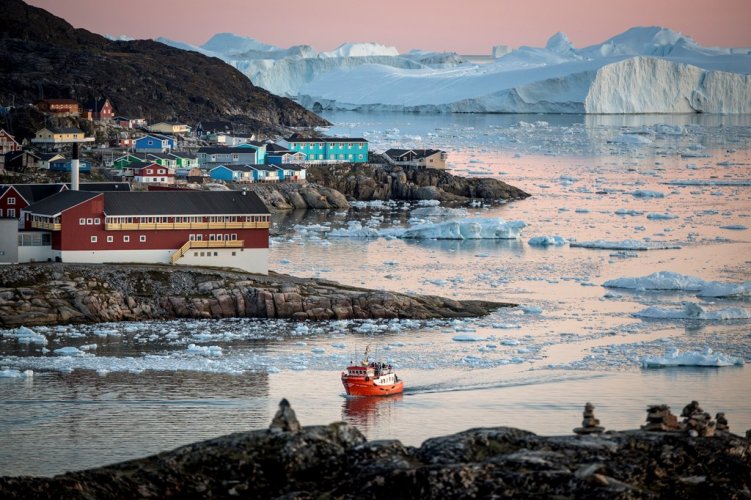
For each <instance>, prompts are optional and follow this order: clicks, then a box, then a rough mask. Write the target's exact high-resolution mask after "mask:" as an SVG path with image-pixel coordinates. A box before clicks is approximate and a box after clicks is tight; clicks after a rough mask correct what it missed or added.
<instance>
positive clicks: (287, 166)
mask: <svg viewBox="0 0 751 500" xmlns="http://www.w3.org/2000/svg"><path fill="white" fill-rule="evenodd" d="M270 166H272V167H276V168H280V169H282V170H294V171H296V172H299V171H300V170H305V167H304V166H303V165H298V164H296V163H282V164H281V165H270Z"/></svg>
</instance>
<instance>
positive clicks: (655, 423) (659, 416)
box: [641, 405, 681, 432]
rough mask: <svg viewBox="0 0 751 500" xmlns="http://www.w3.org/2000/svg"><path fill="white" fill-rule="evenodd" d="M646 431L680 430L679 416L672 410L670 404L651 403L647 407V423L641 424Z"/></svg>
mask: <svg viewBox="0 0 751 500" xmlns="http://www.w3.org/2000/svg"><path fill="white" fill-rule="evenodd" d="M641 428H642V430H645V431H658V432H668V431H679V430H681V426H680V424H679V423H678V417H676V416H675V415H673V414H672V413H671V412H670V407H669V406H668V405H650V406H648V407H647V424H646V425H642V426H641Z"/></svg>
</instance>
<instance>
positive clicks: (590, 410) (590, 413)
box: [574, 403, 605, 435]
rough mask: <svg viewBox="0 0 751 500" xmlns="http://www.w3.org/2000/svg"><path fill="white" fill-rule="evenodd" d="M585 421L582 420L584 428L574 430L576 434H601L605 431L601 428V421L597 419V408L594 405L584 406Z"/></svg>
mask: <svg viewBox="0 0 751 500" xmlns="http://www.w3.org/2000/svg"><path fill="white" fill-rule="evenodd" d="M582 415H583V416H584V420H582V426H581V427H577V428H576V429H574V432H575V433H577V434H579V435H582V434H600V433H602V431H604V430H605V428H604V427H601V426H600V421H599V420H598V419H596V418H595V406H594V405H593V404H592V403H587V404H585V405H584V412H583V413H582Z"/></svg>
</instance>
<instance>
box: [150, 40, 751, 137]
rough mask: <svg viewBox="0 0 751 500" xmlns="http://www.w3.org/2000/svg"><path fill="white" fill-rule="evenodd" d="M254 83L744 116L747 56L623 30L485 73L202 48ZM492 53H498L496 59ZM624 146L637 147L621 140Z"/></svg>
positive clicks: (441, 64) (335, 92) (433, 57)
mask: <svg viewBox="0 0 751 500" xmlns="http://www.w3.org/2000/svg"><path fill="white" fill-rule="evenodd" d="M161 41H163V42H164V43H169V44H171V45H173V46H178V47H180V48H185V49H187V50H197V51H200V52H203V53H205V54H216V55H218V57H221V58H222V59H224V60H225V61H226V62H228V63H229V64H232V65H234V66H235V67H236V68H238V69H239V70H240V71H242V72H243V73H245V74H246V75H247V76H248V78H250V79H251V80H252V81H253V83H254V84H256V85H259V86H261V87H264V88H265V89H267V90H269V91H271V92H273V93H275V94H279V95H289V96H292V97H296V98H297V100H298V101H299V102H300V103H302V104H303V105H305V106H308V107H310V108H313V109H360V110H394V111H420V112H470V113H471V112H476V113H485V112H496V113H498V112H500V113H751V76H750V74H751V51H749V49H722V48H706V47H702V46H700V45H699V44H697V43H696V42H695V41H693V40H692V39H691V38H690V37H687V36H684V35H681V34H680V33H676V32H674V31H671V30H669V29H665V28H659V27H645V28H632V29H630V30H628V31H626V32H625V33H622V34H620V35H617V36H615V37H613V38H611V39H609V40H606V41H605V42H603V43H601V44H598V45H594V46H591V47H586V48H582V49H576V48H574V47H573V46H572V45H571V43H570V42H569V40H568V38H566V36H565V35H563V34H561V33H558V34H556V35H554V36H553V37H551V39H550V40H549V41H548V43H547V45H546V46H545V47H543V48H535V47H520V48H518V49H516V50H514V51H511V52H508V53H505V54H504V55H503V56H502V57H499V58H497V59H490V58H489V59H488V60H489V61H490V62H489V63H488V64H476V63H474V62H471V61H470V60H469V59H468V58H464V57H462V56H457V55H456V54H453V53H445V54H435V53H426V52H422V51H412V52H410V53H407V54H401V55H400V54H398V53H397V51H396V50H395V49H393V47H385V46H383V45H378V44H372V43H371V44H344V45H342V46H341V47H339V48H338V49H336V50H334V51H332V52H328V53H317V52H316V51H315V50H314V49H313V48H312V47H309V46H297V47H290V48H289V49H282V48H279V47H273V46H269V45H265V44H261V43H260V42H257V41H256V40H252V39H242V38H241V37H235V36H234V35H228V34H222V35H217V37H215V38H214V39H212V40H211V41H210V42H209V43H207V44H204V45H203V46H202V47H191V46H188V45H186V44H182V43H180V42H171V41H167V40H161ZM499 53H500V52H499ZM624 140H632V141H633V140H639V141H642V140H644V139H643V138H634V137H628V138H624Z"/></svg>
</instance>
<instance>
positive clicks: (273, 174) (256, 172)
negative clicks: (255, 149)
mask: <svg viewBox="0 0 751 500" xmlns="http://www.w3.org/2000/svg"><path fill="white" fill-rule="evenodd" d="M249 167H250V168H251V169H252V170H253V182H271V181H278V180H279V169H277V168H276V167H275V166H273V165H249Z"/></svg>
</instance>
